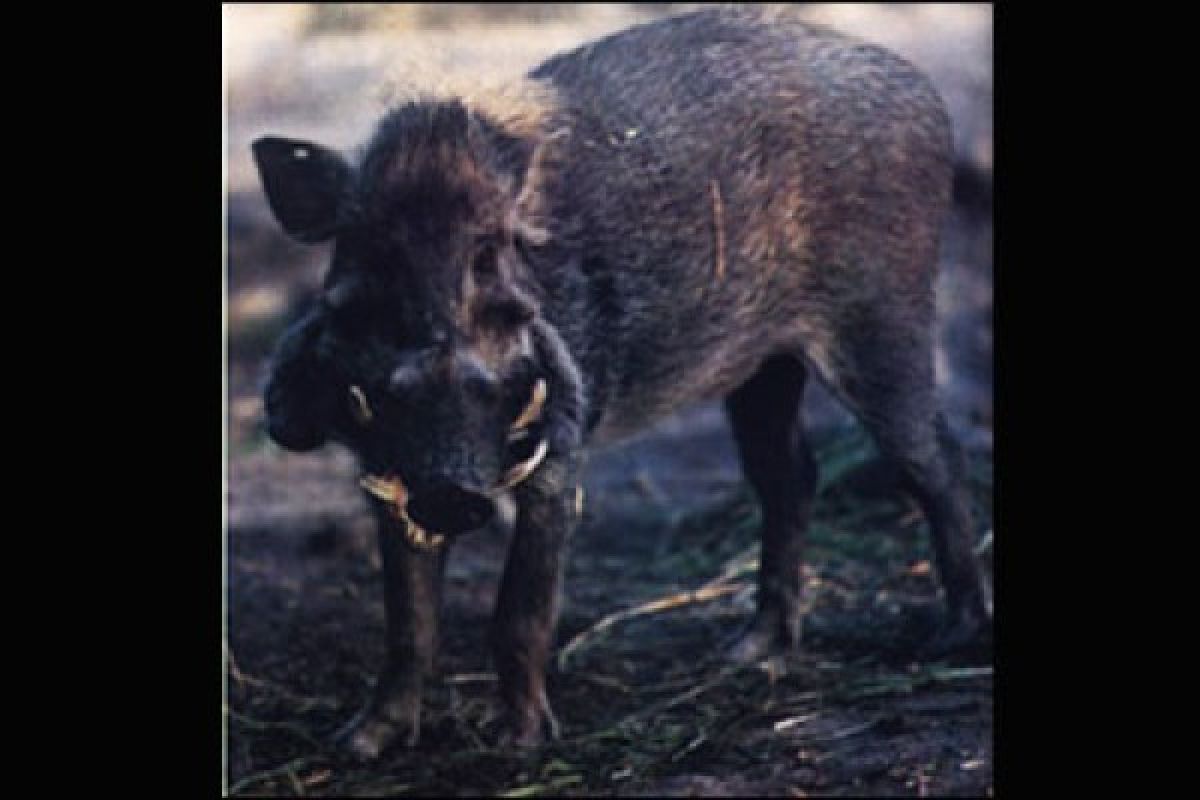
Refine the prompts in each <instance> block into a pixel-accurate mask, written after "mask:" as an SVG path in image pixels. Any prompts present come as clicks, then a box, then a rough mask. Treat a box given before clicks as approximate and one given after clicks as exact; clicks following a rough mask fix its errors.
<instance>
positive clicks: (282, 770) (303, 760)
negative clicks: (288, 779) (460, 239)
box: [229, 756, 310, 794]
mask: <svg viewBox="0 0 1200 800" xmlns="http://www.w3.org/2000/svg"><path fill="white" fill-rule="evenodd" d="M309 761H310V757H309V756H300V757H299V758H293V759H292V760H291V761H289V762H287V763H286V764H283V765H281V766H278V767H272V768H271V769H268V770H263V771H262V772H255V773H253V774H251V775H247V776H245V777H244V778H242V779H241V780H239V781H238V782H237V783H235V784H233V785H232V786H230V787H229V793H230V794H237V793H238V792H240V791H241V790H242V789H245V788H246V787H247V786H250V785H251V784H255V783H260V782H262V781H266V780H270V779H271V778H278V777H279V776H280V775H287V774H288V773H293V774H294V773H295V771H296V770H298V769H300V768H301V767H304V766H306V765H307V764H308V763H309Z"/></svg>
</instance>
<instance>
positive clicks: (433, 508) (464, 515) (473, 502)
mask: <svg viewBox="0 0 1200 800" xmlns="http://www.w3.org/2000/svg"><path fill="white" fill-rule="evenodd" d="M495 513H496V506H495V504H494V503H493V502H492V500H491V498H489V497H488V496H487V495H485V494H480V493H479V492H473V491H470V490H469V489H464V488H462V487H461V486H456V485H454V484H443V485H441V486H436V487H433V488H431V489H428V490H426V491H423V492H421V493H420V494H418V495H415V496H413V497H412V498H410V499H409V501H408V515H409V517H411V518H412V520H413V522H415V523H417V524H418V525H420V526H421V527H422V528H425V529H426V530H428V531H433V532H435V533H444V534H448V535H450V536H455V535H458V534H460V533H467V532H469V531H473V530H476V529H478V528H482V527H483V526H484V525H486V524H488V523H489V522H491V520H492V517H493V516H494V515H495Z"/></svg>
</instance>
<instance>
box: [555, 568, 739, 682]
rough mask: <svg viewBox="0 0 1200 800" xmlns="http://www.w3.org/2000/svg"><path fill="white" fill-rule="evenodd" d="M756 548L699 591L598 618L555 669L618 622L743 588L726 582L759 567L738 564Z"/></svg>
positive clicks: (561, 654) (567, 649)
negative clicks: (590, 640) (587, 641)
mask: <svg viewBox="0 0 1200 800" xmlns="http://www.w3.org/2000/svg"><path fill="white" fill-rule="evenodd" d="M757 549H758V545H754V546H752V547H749V548H747V549H746V550H743V551H742V552H741V553H738V554H737V555H736V556H734V557H733V558H732V559H730V560H729V561H726V562H725V563H726V564H727V565H731V566H727V567H726V568H725V571H724V572H722V573H721V574H720V575H718V576H717V577H715V578H713V579H712V580H710V581H709V582H708V583H706V584H704V585H703V586H701V587H700V588H699V589H695V590H692V591H689V592H679V593H677V594H672V595H667V596H666V597H660V598H658V599H657V600H651V601H649V602H648V603H643V604H642V605H640V606H636V607H634V608H626V609H622V610H621V611H614V612H613V613H612V614H609V615H608V616H606V617H603V618H601V620H600V621H599V622H597V623H596V624H595V625H592V626H591V627H590V628H588V629H587V630H584V631H580V632H579V633H577V634H576V635H575V636H574V638H572V639H571V641H569V642H567V644H566V646H564V647H563V649H562V650H560V651H559V654H558V668H559V669H565V667H566V663H567V658H568V656H570V655H571V653H573V652H575V651H576V650H578V649H579V648H580V647H581V646H582V645H583V643H584V642H585V641H586V640H587V639H590V638H591V637H593V636H595V635H596V634H598V633H600V632H602V631H605V630H607V629H609V628H611V627H612V626H613V625H615V624H617V623H618V622H621V621H623V620H627V619H631V618H632V617H639V616H643V615H645V614H654V613H657V612H659V611H667V610H669V609H672V608H679V607H680V606H685V605H690V604H692V603H703V602H707V601H709V600H714V599H716V598H718V597H722V596H724V595H727V594H731V593H733V592H738V591H741V590H742V589H745V588H746V586H747V584H745V583H729V581H730V580H732V579H733V578H735V577H736V576H738V575H740V574H741V573H743V572H746V571H747V570H751V569H756V568H757V567H758V559H752V560H750V561H748V562H747V563H739V562H741V561H743V560H744V559H746V558H748V557H749V556H750V555H751V554H752V553H753V552H754V551H755V550H757Z"/></svg>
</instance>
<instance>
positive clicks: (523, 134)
mask: <svg viewBox="0 0 1200 800" xmlns="http://www.w3.org/2000/svg"><path fill="white" fill-rule="evenodd" d="M402 75H403V77H396V76H393V77H391V78H389V79H388V80H387V81H385V82H384V84H383V87H382V88H381V90H380V92H379V94H378V100H379V102H380V103H381V104H382V105H383V106H384V107H385V108H397V107H399V106H402V105H406V104H409V103H438V102H447V101H451V100H457V101H459V102H460V103H462V104H463V106H465V107H466V108H467V110H468V111H469V112H471V113H472V114H474V115H476V116H479V117H482V118H485V119H487V120H488V122H490V123H491V124H493V125H495V126H496V127H498V128H500V129H501V130H503V131H505V132H506V133H508V134H509V135H512V136H517V137H520V138H522V139H526V140H529V141H533V142H536V143H537V146H536V148H535V150H534V154H533V158H532V162H531V163H530V166H529V169H528V171H527V172H526V174H525V182H524V184H523V185H522V188H521V191H520V194H519V195H518V196H517V198H516V202H515V203H514V204H513V207H512V210H511V214H510V225H511V227H512V229H513V230H514V231H515V232H518V233H520V234H521V235H523V236H524V237H525V238H526V239H527V240H529V241H531V242H533V243H535V244H542V243H544V242H545V241H546V240H547V239H548V238H549V236H550V234H551V232H550V224H549V223H550V219H549V215H548V212H547V209H546V208H545V203H544V195H543V191H542V190H543V188H544V187H545V185H546V182H547V180H548V179H549V177H550V175H551V174H552V171H553V170H554V165H555V164H556V163H557V158H556V156H555V153H556V151H557V148H556V147H555V146H554V143H555V142H556V141H557V140H559V139H560V137H561V136H563V135H564V134H565V133H566V129H565V127H563V126H561V125H560V123H559V120H560V119H561V116H560V114H559V109H560V104H559V96H558V93H557V91H556V90H555V89H554V87H553V86H551V85H550V84H548V83H545V82H542V81H538V80H534V79H532V78H527V77H517V78H509V79H504V80H497V79H492V80H480V79H478V78H474V77H472V78H467V77H464V76H453V75H437V76H432V75H429V74H428V73H427V72H426V71H423V70H421V69H419V68H405V69H404V70H403V73H402Z"/></svg>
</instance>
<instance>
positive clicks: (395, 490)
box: [358, 475, 446, 552]
mask: <svg viewBox="0 0 1200 800" xmlns="http://www.w3.org/2000/svg"><path fill="white" fill-rule="evenodd" d="M358 485H359V486H361V487H362V488H363V489H364V490H365V491H366V492H367V493H368V494H370V495H372V496H374V497H377V498H379V499H380V500H382V501H383V502H385V503H387V504H388V505H389V506H390V507H391V511H392V516H393V517H394V518H395V519H396V521H397V522H399V523H400V525H401V526H402V528H403V531H404V538H405V540H406V541H407V542H408V543H409V545H411V546H412V548H413V549H414V550H422V551H425V552H429V551H431V550H436V549H437V548H439V547H441V545H442V542H444V541H446V536H445V534H441V533H430V532H428V531H426V530H425V529H424V528H422V527H421V526H420V525H418V524H417V523H415V522H413V521H412V518H411V517H409V516H408V512H407V511H405V510H404V507H405V506H406V505H408V491H407V490H406V489H405V488H404V484H403V483H401V482H400V479H399V478H380V477H378V476H376V475H364V476H363V477H362V478H360V479H359V481H358Z"/></svg>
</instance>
